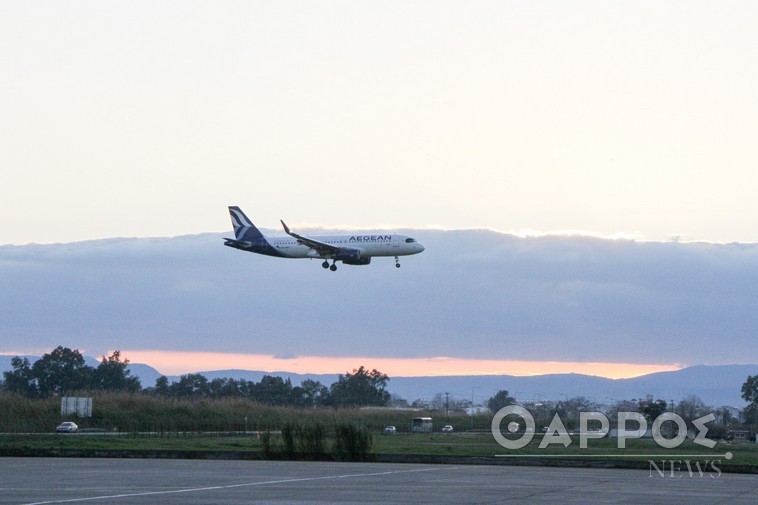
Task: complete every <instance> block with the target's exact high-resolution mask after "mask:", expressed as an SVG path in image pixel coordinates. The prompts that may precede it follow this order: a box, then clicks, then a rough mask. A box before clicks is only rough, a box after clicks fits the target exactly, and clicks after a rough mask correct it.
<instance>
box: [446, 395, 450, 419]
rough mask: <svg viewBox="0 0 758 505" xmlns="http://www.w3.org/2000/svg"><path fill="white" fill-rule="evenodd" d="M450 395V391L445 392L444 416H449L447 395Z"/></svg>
mask: <svg viewBox="0 0 758 505" xmlns="http://www.w3.org/2000/svg"><path fill="white" fill-rule="evenodd" d="M449 396H450V393H445V416H447V417H449V416H450V401H449V400H448V397H449Z"/></svg>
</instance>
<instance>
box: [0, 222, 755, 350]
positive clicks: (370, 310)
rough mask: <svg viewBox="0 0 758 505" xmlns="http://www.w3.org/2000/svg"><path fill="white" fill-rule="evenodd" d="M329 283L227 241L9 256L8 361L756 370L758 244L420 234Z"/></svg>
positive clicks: (299, 265)
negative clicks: (63, 352) (65, 357)
mask: <svg viewBox="0 0 758 505" xmlns="http://www.w3.org/2000/svg"><path fill="white" fill-rule="evenodd" d="M407 233H408V234H411V235H413V236H415V237H416V238H418V239H419V240H420V241H421V242H422V243H423V244H424V245H425V246H426V251H425V252H424V253H423V254H421V255H418V256H413V257H408V258H401V263H402V265H403V267H402V268H401V269H399V270H398V269H395V268H394V265H393V260H392V259H391V258H376V259H375V260H374V261H373V262H372V264H371V265H369V266H366V267H355V266H353V267H351V266H340V268H339V270H338V271H337V272H336V273H332V272H329V271H324V270H323V269H322V268H321V267H320V265H319V263H320V262H319V261H308V260H283V259H275V258H269V257H264V256H258V255H253V254H247V253H244V252H241V251H236V250H232V249H229V248H225V247H223V246H222V241H221V240H220V237H221V235H220V234H202V235H191V236H181V237H174V238H165V239H128V238H124V239H109V240H100V241H90V242H80V243H72V244H54V245H27V246H3V247H0V283H2V286H4V288H3V289H2V290H0V304H1V305H2V307H3V308H4V310H3V313H2V315H0V339H2V347H3V348H2V349H0V351H3V350H10V349H16V350H17V349H27V348H28V349H30V350H37V349H48V350H49V349H53V348H54V347H56V346H57V345H66V346H69V347H75V348H79V349H85V350H87V351H88V352H89V353H90V354H96V355H100V354H104V353H106V352H107V351H108V350H111V349H161V350H175V351H198V352H200V351H202V352H223V353H250V354H269V355H276V356H290V355H309V356H376V357H387V358H418V357H430V356H450V357H455V358H466V359H483V358H486V359H512V360H531V361H576V362H621V363H657V364H670V363H681V364H698V363H708V364H719V363H749V362H755V361H758V349H756V347H755V345H754V341H755V330H756V329H757V328H758V294H757V293H756V291H755V286H756V281H758V245H753V244H747V245H746V244H705V243H674V242H666V243H662V242H636V241H629V240H606V239H600V238H593V237H584V236H539V237H520V236H514V235H508V234H502V233H497V232H492V231H484V230H461V231H440V230H413V231H407Z"/></svg>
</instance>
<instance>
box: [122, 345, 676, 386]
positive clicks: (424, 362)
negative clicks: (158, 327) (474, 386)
mask: <svg viewBox="0 0 758 505" xmlns="http://www.w3.org/2000/svg"><path fill="white" fill-rule="evenodd" d="M121 355H122V356H123V357H125V358H127V359H129V361H131V362H132V363H144V364H147V365H150V366H152V367H154V368H156V369H157V370H158V371H159V372H160V373H163V374H167V375H181V374H186V373H194V372H204V371H210V370H226V369H240V370H260V371H264V372H278V371H286V372H293V373H301V374H305V373H312V374H335V373H345V372H350V371H352V370H353V369H355V368H358V367H360V366H364V367H366V368H368V369H373V368H375V369H377V370H379V371H381V372H382V373H385V374H387V375H389V376H390V377H420V376H442V375H520V376H526V375H544V374H558V373H580V374H586V375H596V376H600V377H607V378H609V379H627V378H631V377H638V376H640V375H646V374H650V373H655V372H668V371H674V370H679V369H681V368H682V366H681V365H678V364H668V365H650V364H637V363H579V362H571V361H517V360H484V359H460V358H446V357H433V358H367V357H325V356H298V357H295V358H291V359H290V358H277V357H275V356H271V355H263V354H232V353H213V352H175V351H151V350H123V351H122V352H121Z"/></svg>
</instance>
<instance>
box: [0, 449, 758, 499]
mask: <svg viewBox="0 0 758 505" xmlns="http://www.w3.org/2000/svg"><path fill="white" fill-rule="evenodd" d="M756 496H758V478H757V477H756V476H755V475H739V474H725V473H722V474H720V475H719V474H717V473H705V474H703V475H702V476H700V475H698V473H697V472H695V473H694V475H693V476H689V475H688V473H687V472H686V471H684V472H683V473H677V474H676V475H674V476H673V477H672V476H671V475H669V473H668V472H666V473H665V476H664V477H661V476H660V474H658V473H657V472H656V471H647V470H610V469H582V468H546V467H512V466H467V465H463V466H453V465H418V464H389V463H324V462H289V461H217V460H208V461H203V460H166V459H163V460H160V459H84V458H82V459H79V458H1V459H0V504H13V505H19V504H52V503H85V504H86V503H99V504H155V503H161V504H168V505H174V504H176V505H179V504H182V505H186V504H206V503H214V504H264V503H265V504H281V505H284V504H288V505H289V504H353V503H355V504H357V503H360V504H445V503H450V504H489V503H506V502H507V503H551V504H554V503H567V504H572V503H576V504H580V503H581V504H606V503H610V502H613V503H629V504H632V503H656V504H668V503H670V504H674V503H687V504H708V505H712V504H716V503H728V504H730V505H740V504H746V505H747V504H750V505H754V504H755V503H756V501H755V500H756Z"/></svg>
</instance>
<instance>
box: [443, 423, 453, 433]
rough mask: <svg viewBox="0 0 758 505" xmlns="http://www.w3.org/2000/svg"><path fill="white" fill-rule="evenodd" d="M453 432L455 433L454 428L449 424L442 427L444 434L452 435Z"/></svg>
mask: <svg viewBox="0 0 758 505" xmlns="http://www.w3.org/2000/svg"><path fill="white" fill-rule="evenodd" d="M452 432H453V427H452V426H450V425H449V424H446V425H445V426H443V427H442V433H452Z"/></svg>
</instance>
